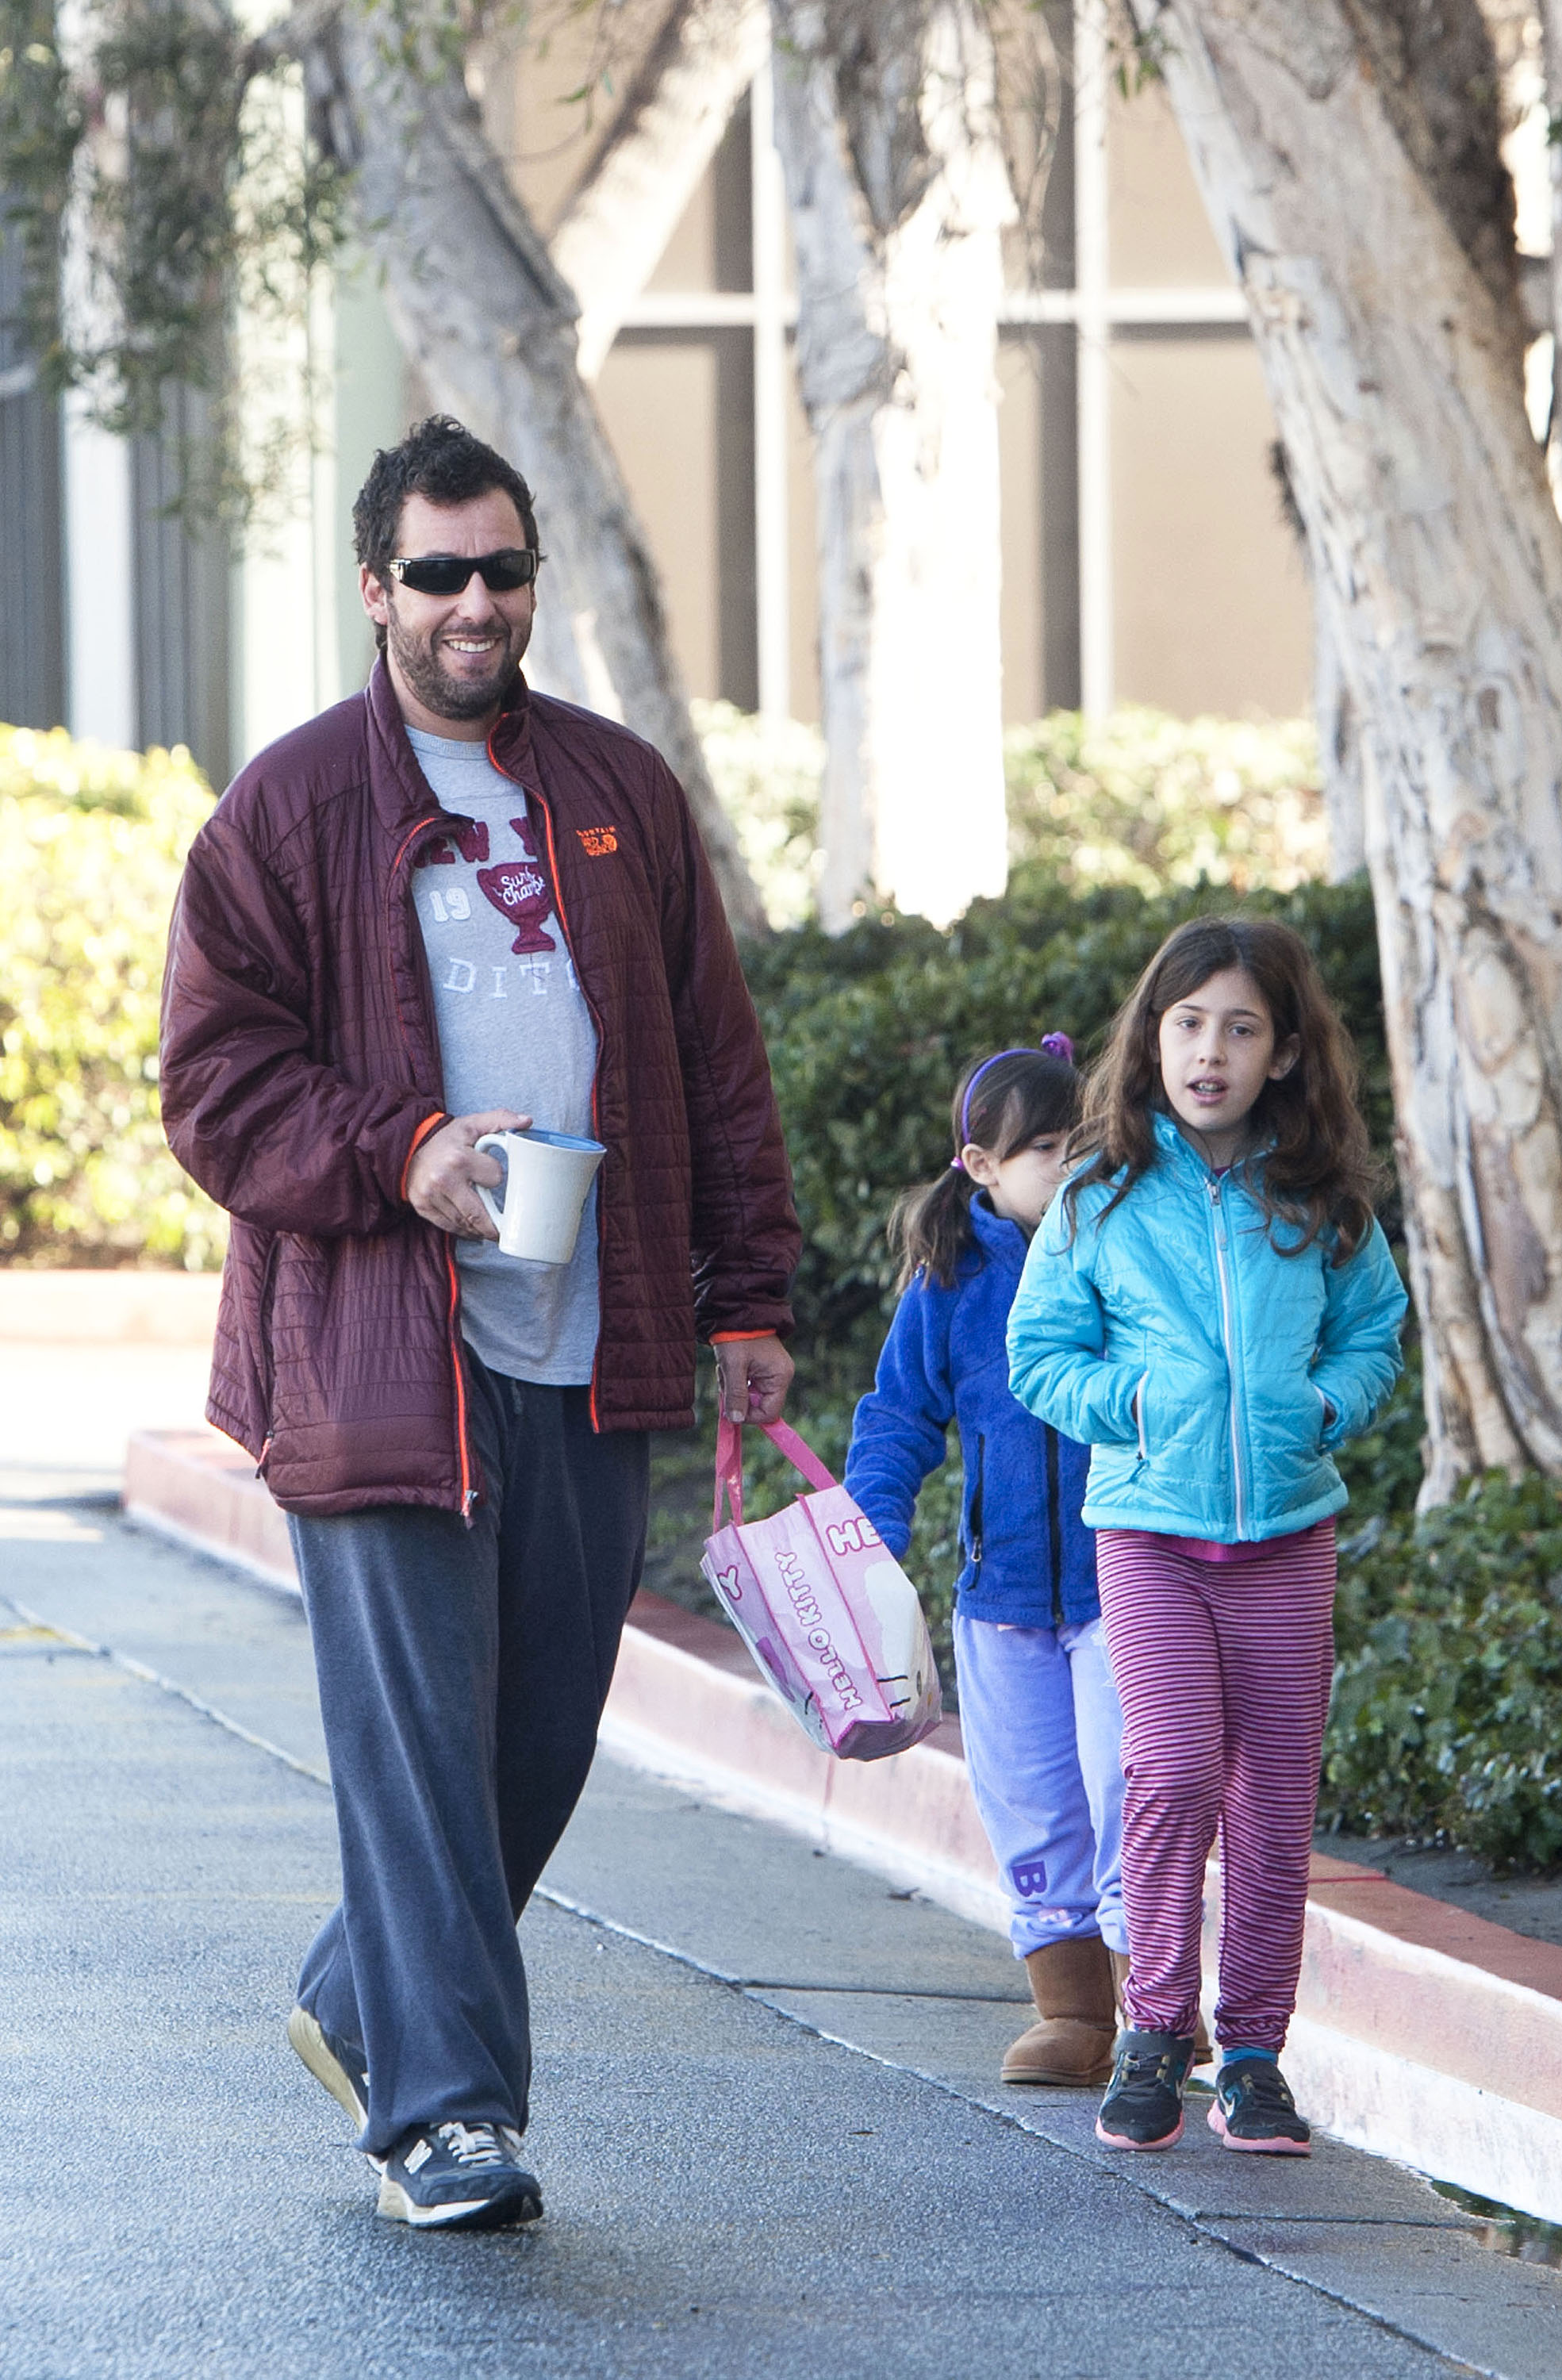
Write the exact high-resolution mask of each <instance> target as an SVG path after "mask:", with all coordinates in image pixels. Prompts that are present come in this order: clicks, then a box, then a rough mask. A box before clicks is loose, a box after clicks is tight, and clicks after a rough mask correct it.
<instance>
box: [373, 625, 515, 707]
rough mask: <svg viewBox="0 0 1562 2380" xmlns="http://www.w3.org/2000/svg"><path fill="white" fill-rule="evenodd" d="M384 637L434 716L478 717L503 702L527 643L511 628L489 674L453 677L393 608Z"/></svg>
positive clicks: (422, 700)
mask: <svg viewBox="0 0 1562 2380" xmlns="http://www.w3.org/2000/svg"><path fill="white" fill-rule="evenodd" d="M386 637H387V640H388V642H389V645H390V650H391V652H392V655H393V656H394V661H395V664H396V667H397V668H398V669H399V670H400V672H401V674H402V676H403V677H404V678H405V679H406V683H407V685H408V686H410V687H411V689H412V691H413V693H414V694H415V695H416V696H417V697H418V701H419V702H420V703H421V704H422V705H423V707H424V709H425V710H431V711H432V712H433V714H434V716H435V718H436V719H481V718H482V717H483V716H484V714H485V713H486V712H488V711H490V710H492V709H493V707H494V704H495V703H496V702H498V703H502V702H503V700H504V698H505V696H506V695H507V694H508V693H509V691H510V689H511V687H512V686H514V685H515V679H516V677H517V675H518V674H519V672H520V666H521V655H522V654H523V653H524V652H525V650H526V647H527V638H526V634H525V632H523V631H522V630H520V629H517V628H512V629H511V630H510V632H509V642H508V643H507V644H506V645H504V646H503V647H502V648H501V649H500V650H498V651H497V652H496V654H495V656H494V662H493V668H492V670H491V671H490V674H489V675H488V676H486V677H482V678H469V677H452V676H451V675H450V674H449V672H448V671H447V670H444V669H442V667H441V666H440V661H439V656H438V654H437V652H436V651H435V650H434V647H433V646H432V644H430V643H429V642H428V641H427V640H425V639H422V638H418V637H409V636H407V634H406V631H405V630H404V629H403V627H402V625H401V624H400V622H399V621H398V620H397V618H396V615H395V613H394V610H393V611H392V612H391V613H390V615H389V618H388V620H387V622H386ZM517 640H518V641H517Z"/></svg>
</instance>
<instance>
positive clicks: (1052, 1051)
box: [953, 1033, 1074, 1173]
mask: <svg viewBox="0 0 1562 2380" xmlns="http://www.w3.org/2000/svg"><path fill="white" fill-rule="evenodd" d="M1038 1054H1040V1055H1042V1056H1045V1057H1047V1058H1061V1060H1062V1062H1063V1063H1064V1065H1065V1066H1072V1064H1073V1062H1074V1045H1073V1043H1072V1041H1071V1040H1070V1038H1069V1037H1068V1035H1067V1034H1066V1033H1044V1034H1043V1035H1042V1037H1041V1041H1040V1044H1039V1050H995V1051H994V1053H993V1055H992V1056H991V1057H990V1058H984V1059H983V1061H982V1062H981V1064H980V1065H979V1066H978V1067H977V1069H976V1071H975V1074H974V1075H972V1077H971V1080H970V1081H969V1082H968V1083H967V1084H966V1086H965V1097H964V1098H963V1099H962V1101H961V1103H960V1146H961V1148H963V1147H964V1146H965V1144H966V1142H967V1141H968V1140H969V1139H970V1137H971V1094H972V1092H973V1091H974V1090H975V1087H976V1086H977V1084H978V1083H979V1082H980V1081H981V1079H982V1076H983V1075H985V1074H986V1073H987V1068H988V1067H989V1066H996V1065H997V1064H998V1063H999V1060H1000V1059H1003V1058H1034V1057H1035V1056H1037V1055H1038ZM953 1165H954V1170H955V1172H957V1173H963V1172H964V1171H965V1160H964V1159H963V1157H961V1155H960V1154H959V1151H958V1150H957V1151H956V1153H955V1156H954V1159H953Z"/></svg>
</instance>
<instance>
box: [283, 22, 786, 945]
mask: <svg viewBox="0 0 1562 2380" xmlns="http://www.w3.org/2000/svg"><path fill="white" fill-rule="evenodd" d="M401 39H402V33H401V29H400V26H399V23H398V20H397V19H395V18H394V17H393V16H391V15H390V13H389V12H388V11H385V10H382V9H380V8H373V9H369V10H366V11H350V12H345V13H344V15H343V16H342V18H340V19H338V21H337V23H336V25H335V27H334V28H333V30H331V31H330V32H329V33H328V34H326V35H325V36H324V37H322V39H321V41H320V42H317V43H316V44H315V46H314V47H312V48H311V49H310V50H309V52H308V53H307V55H306V60H305V65H306V85H307V88H308V90H309V97H310V102H311V107H312V110H313V115H314V121H315V124H316V127H317V129H318V132H319V135H320V137H321V140H322V144H323V145H324V146H325V147H326V149H327V150H328V152H330V153H331V154H333V155H334V156H335V157H336V158H337V159H338V161H339V162H340V163H341V164H344V165H345V166H350V167H351V168H352V169H353V173H354V204H355V208H356V212H357V222H358V224H359V225H360V226H361V236H362V238H363V241H364V244H365V246H366V247H367V248H368V249H369V250H370V251H371V252H372V253H373V254H374V255H376V256H377V258H378V259H379V261H380V263H381V268H382V270H383V273H384V286H385V298H386V304H387V307H388V310H389V311H390V314H391V318H392V321H393V322H394V325H395V328H396V331H397V334H398V335H399V337H400V339H401V341H402V344H403V346H404V347H405V348H406V352H407V354H408V355H409V356H410V357H412V358H414V359H415V360H416V362H417V365H418V371H419V373H420V374H421V376H422V378H423V381H424V383H425V385H426V386H427V387H428V389H429V391H430V395H432V397H433V399H434V401H435V403H436V404H437V405H439V406H441V407H448V409H449V410H450V411H451V412H453V413H455V414H457V415H459V417H460V419H462V420H463V421H465V422H466V424H467V425H468V427H469V428H471V429H472V430H473V431H476V432H477V434H478V436H479V437H481V438H485V439H487V440H488V441H489V443H490V444H492V445H494V446H496V447H498V448H499V450H500V451H501V452H502V453H503V454H505V455H512V456H514V457H515V460H516V462H517V463H518V464H519V466H520V468H521V469H522V470H523V471H524V472H525V474H526V476H527V480H528V481H529V482H530V483H531V484H532V485H533V486H534V487H535V488H536V490H537V496H538V509H539V519H540V522H541V525H542V531H543V546H544V551H545V553H546V554H547V557H548V558H547V562H546V565H545V569H544V575H543V577H542V580H541V582H540V586H539V603H538V625H537V630H536V632H535V635H534V640H533V648H532V659H533V667H534V669H535V671H536V674H537V676H538V679H539V683H541V684H544V685H547V686H550V687H551V689H552V690H554V691H556V692H558V693H560V694H563V695H564V696H565V697H566V698H569V699H571V700H574V701H578V702H585V703H587V704H589V705H590V706H591V707H592V708H593V709H595V710H603V711H607V712H609V713H610V714H611V715H612V716H615V717H619V718H622V719H623V720H624V721H625V722H626V723H627V724H628V725H629V726H631V727H633V728H634V729H636V732H637V733H638V734H640V735H644V736H646V737H647V738H648V740H649V741H650V742H651V743H652V744H654V745H655V746H656V747H657V748H658V750H659V751H660V752H661V753H662V755H663V756H664V758H665V759H667V761H668V762H669V764H670V765H671V767H672V769H673V770H674V771H675V772H676V773H677V775H678V777H679V778H680V779H681V781H682V783H683V784H684V789H685V791H686V793H687V794H688V796H689V802H690V806H691V807H692V808H693V810H694V813H695V817H696V820H697V822H698V824H699V828H700V832H701V834H702V836H703V838H704V841H705V844H706V848H707V850H708V853H709V856H710V861H711V865H712V867H713V868H714V870H715V872H716V877H717V880H718V882H719V884H720V888H721V894H722V898H723V900H724V902H725V904H726V907H727V913H728V916H729V917H731V919H732V921H733V926H734V927H735V928H736V929H739V930H741V931H745V932H749V933H760V932H763V931H764V930H765V915H764V910H763V907H762V905H761V904H760V900H759V896H758V892H757V890H756V887H755V885H754V881H753V879H752V878H751V877H750V876H749V874H748V871H747V869H746V868H745V866H744V863H743V859H742V857H741V855H740V854H739V851H738V847H737V841H736V837H735V835H734V833H733V828H732V826H731V823H730V822H729V820H728V819H727V817H726V814H725V812H724V811H723V810H722V809H721V807H720V803H719V801H718V800H717V797H716V795H715V792H714V790H713V788H712V786H711V783H710V779H709V775H708V771H707V769H706V765H705V759H704V755H703V753H702V752H701V750H700V746H699V742H698V739H697V737H696V735H695V732H694V727H693V724H692V722H691V721H690V717H689V710H688V701H687V698H686V695H685V693H684V686H683V684H682V682H681V678H680V674H679V671H678V667H677V664H676V662H674V660H673V658H672V648H671V644H670V642H669V638H668V634H667V623H666V617H665V614H664V612H663V609H662V602H661V593H660V584H659V581H658V577H657V572H656V567H655V565H654V564H653V562H652V560H651V557H650V553H649V550H648V547H647V545H646V541H645V539H644V537H643V535H642V534H641V531H640V528H639V527H638V524H637V523H636V519H635V516H634V513H633V509H632V507H631V504H630V501H629V497H628V494H627V492H626V491H625V489H624V482H623V479H622V476H621V474H620V472H619V469H618V465H617V463H616V461H615V459H614V456H613V454H612V450H611V447H610V445H609V443H608V441H607V437H606V435H605V433H604V431H603V430H602V427H601V423H600V421H599V419H598V416H597V412H596V408H595V407H594V405H593V403H592V401H591V397H590V394H589V391H588V390H587V388H586V386H585V384H584V383H583V382H582V380H581V378H580V374H579V372H578V370H577V369H576V364H575V315H576V308H575V299H574V297H573V295H572V293H571V291H570V289H569V287H568V286H567V285H566V284H565V283H564V281H563V279H562V277H561V276H560V274H559V273H558V271H557V270H556V268H555V267H554V265H553V264H552V262H551V260H550V257H549V254H548V250H547V248H546V246H545V245H544V243H543V241H542V239H541V237H540V236H539V233H538V232H537V230H536V228H535V226H534V225H533V224H532V222H531V220H530V217H529V216H528V214H527V211H526V209H525V207H524V206H523V205H522V203H521V201H520V200H519V199H518V198H517V197H516V196H515V192H514V191H513V189H512V188H511V186H510V184H509V181H508V179H507V177H506V176H505V173H504V169H503V165H502V164H501V163H500V161H499V159H498V157H497V156H496V155H495V154H494V152H493V150H492V149H491V148H490V144H489V142H488V141H487V140H486V139H485V137H484V135H483V131H482V128H481V126H480V124H479V122H478V113H477V109H476V107H475V106H474V104H473V103H472V102H471V101H470V99H469V98H468V97H467V94H466V89H465V87H464V85H463V84H462V82H461V81H460V79H459V77H458V76H457V75H456V73H455V72H454V69H453V68H449V67H443V68H434V69H431V70H424V69H419V68H418V67H414V66H412V65H409V64H408V63H407V62H406V60H405V59H404V58H403V55H402V54H401V48H400V42H401Z"/></svg>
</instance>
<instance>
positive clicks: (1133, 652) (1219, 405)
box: [1112, 331, 1312, 718]
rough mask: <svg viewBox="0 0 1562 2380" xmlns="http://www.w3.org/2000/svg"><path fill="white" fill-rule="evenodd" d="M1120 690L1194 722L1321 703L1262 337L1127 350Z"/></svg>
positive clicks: (1115, 426)
mask: <svg viewBox="0 0 1562 2380" xmlns="http://www.w3.org/2000/svg"><path fill="white" fill-rule="evenodd" d="M1112 363H1113V370H1112V464H1113V468H1112V512H1113V521H1112V542H1113V548H1114V558H1115V563H1116V586H1117V601H1116V607H1115V609H1116V621H1115V626H1116V635H1117V690H1118V696H1119V699H1120V700H1122V701H1126V702H1151V703H1155V704H1156V705H1157V706H1158V707H1159V708H1160V709H1162V710H1170V711H1173V712H1176V713H1177V714H1178V715H1179V716H1181V717H1183V718H1191V717H1193V716H1194V715H1195V714H1197V713H1198V712H1200V711H1205V710H1213V711H1219V712H1224V713H1228V714H1229V715H1231V716H1232V717H1236V718H1241V717H1245V716H1247V715H1248V714H1249V713H1251V712H1254V711H1256V712H1262V713H1265V714H1269V715H1271V716H1277V717H1284V716H1287V715H1290V714H1291V713H1294V712H1296V711H1300V710H1305V709H1306V707H1307V702H1308V697H1309V686H1310V683H1311V673H1312V658H1311V652H1312V620H1311V610H1312V606H1311V601H1310V598H1309V595H1308V590H1307V576H1306V571H1305V569H1304V567H1303V565H1302V557H1301V554H1300V552H1299V550H1298V548H1297V544H1296V540H1295V539H1294V537H1293V536H1292V534H1291V531H1290V529H1289V528H1287V526H1286V524H1285V522H1284V521H1283V519H1282V518H1281V516H1280V504H1279V492H1278V490H1277V486H1276V483H1275V479H1274V475H1273V473H1272V471H1271V469H1270V468H1269V461H1268V449H1269V444H1270V441H1271V440H1272V439H1273V437H1274V426H1273V423H1272V420H1271V418H1270V414H1269V407H1268V400H1267V398H1266V397H1265V393H1264V383H1263V379H1262V375H1261V374H1260V371H1259V368H1258V358H1257V354H1256V352H1255V350H1254V348H1253V344H1252V342H1251V340H1250V339H1249V338H1248V336H1247V334H1246V333H1245V332H1243V331H1238V332H1236V333H1234V334H1229V335H1221V334H1213V335H1212V334H1205V335H1203V336H1200V337H1169V336H1167V335H1166V334H1156V335H1155V336H1150V337H1140V338H1134V339H1118V340H1116V341H1114V343H1113V349H1112Z"/></svg>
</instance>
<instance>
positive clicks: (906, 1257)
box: [890, 1164, 976, 1291]
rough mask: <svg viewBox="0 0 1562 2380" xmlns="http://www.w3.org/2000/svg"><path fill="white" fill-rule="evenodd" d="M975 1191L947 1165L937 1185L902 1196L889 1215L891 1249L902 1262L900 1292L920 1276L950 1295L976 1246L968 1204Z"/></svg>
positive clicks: (966, 1177)
mask: <svg viewBox="0 0 1562 2380" xmlns="http://www.w3.org/2000/svg"><path fill="white" fill-rule="evenodd" d="M975 1192H976V1185H975V1183H974V1182H973V1181H972V1179H971V1176H970V1175H969V1173H967V1172H966V1171H965V1168H964V1167H963V1165H959V1164H955V1165H946V1166H945V1168H944V1170H943V1172H941V1173H940V1174H939V1176H938V1180H937V1181H936V1182H924V1183H922V1184H920V1185H919V1186H918V1187H917V1188H916V1189H914V1190H902V1193H901V1195H900V1196H899V1197H898V1198H897V1199H896V1201H895V1203H894V1205H893V1206H892V1207H891V1208H890V1247H891V1248H892V1249H893V1250H894V1252H895V1254H896V1255H897V1256H898V1257H900V1259H901V1269H900V1274H899V1277H898V1279H897V1280H896V1282H895V1287H896V1290H897V1291H900V1290H902V1289H904V1288H906V1287H907V1286H908V1284H909V1283H910V1282H911V1281H913V1280H914V1277H915V1275H916V1274H917V1273H919V1272H924V1271H925V1272H926V1275H927V1277H928V1279H929V1280H930V1281H937V1282H938V1287H939V1288H940V1289H952V1288H953V1287H954V1277H955V1272H956V1269H957V1268H958V1266H959V1263H960V1259H961V1257H963V1255H964V1254H965V1251H966V1249H967V1248H969V1247H973V1246H975V1239H976V1231H975V1224H974V1223H973V1222H972V1220H971V1201H972V1199H973V1198H974V1197H975Z"/></svg>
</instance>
